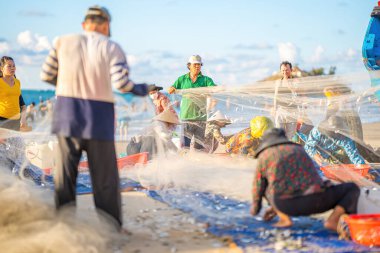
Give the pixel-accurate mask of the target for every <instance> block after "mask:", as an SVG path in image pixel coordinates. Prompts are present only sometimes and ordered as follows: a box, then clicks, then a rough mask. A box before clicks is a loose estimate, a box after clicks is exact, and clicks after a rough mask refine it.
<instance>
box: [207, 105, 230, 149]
mask: <svg viewBox="0 0 380 253" xmlns="http://www.w3.org/2000/svg"><path fill="white" fill-rule="evenodd" d="M231 123H232V122H231V120H230V119H229V118H227V117H226V116H225V115H223V113H221V112H220V111H217V112H215V113H214V114H213V115H212V116H211V117H210V118H208V119H207V125H206V132H205V151H206V152H208V153H213V152H214V151H215V150H216V149H217V148H218V145H219V144H222V145H225V144H226V142H227V141H228V140H229V138H230V137H231V136H224V135H223V134H222V132H221V128H223V127H225V126H226V125H229V124H231Z"/></svg>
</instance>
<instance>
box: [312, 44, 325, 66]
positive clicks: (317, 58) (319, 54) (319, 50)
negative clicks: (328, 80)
mask: <svg viewBox="0 0 380 253" xmlns="http://www.w3.org/2000/svg"><path fill="white" fill-rule="evenodd" d="M324 53H325V49H324V48H323V47H322V46H321V45H319V46H317V47H316V48H315V51H314V54H313V55H312V56H311V62H314V63H320V62H322V61H323V60H324Z"/></svg>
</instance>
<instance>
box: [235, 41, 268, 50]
mask: <svg viewBox="0 0 380 253" xmlns="http://www.w3.org/2000/svg"><path fill="white" fill-rule="evenodd" d="M234 48H235V49H247V50H266V49H273V48H274V47H273V45H271V44H269V43H266V42H263V43H254V44H248V45H246V44H237V45H236V46H234Z"/></svg>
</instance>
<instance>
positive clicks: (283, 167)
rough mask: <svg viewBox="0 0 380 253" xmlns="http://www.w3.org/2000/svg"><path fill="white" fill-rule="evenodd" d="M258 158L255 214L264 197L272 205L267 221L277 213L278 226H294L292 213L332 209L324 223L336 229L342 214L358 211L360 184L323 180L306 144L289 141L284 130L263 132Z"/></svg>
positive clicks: (255, 180)
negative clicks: (306, 148) (308, 153)
mask: <svg viewBox="0 0 380 253" xmlns="http://www.w3.org/2000/svg"><path fill="white" fill-rule="evenodd" d="M255 158H257V159H258V161H257V165H256V171H255V174H254V180H253V190H252V199H253V202H252V207H251V214H252V215H257V214H258V213H259V212H260V209H261V206H262V199H263V197H265V198H266V199H267V200H268V203H269V205H270V207H269V208H268V209H267V210H266V211H265V214H264V220H265V221H269V220H272V219H273V218H274V217H275V216H277V215H278V218H279V220H278V222H277V223H275V224H274V226H276V227H289V226H292V220H291V218H290V216H306V215H310V214H316V213H322V212H325V211H328V210H330V209H333V212H332V213H331V215H330V216H329V217H328V218H327V220H326V221H325V223H324V226H325V227H326V228H327V229H331V230H334V231H336V229H337V224H338V221H339V218H340V216H341V215H343V214H355V213H356V211H357V203H358V198H359V194H360V189H359V187H358V186H356V185H355V184H354V183H343V184H338V185H332V184H331V183H330V181H325V182H324V181H323V180H322V178H321V177H320V176H319V175H318V172H317V168H316V167H315V166H314V163H313V161H312V160H311V158H310V157H309V156H308V155H307V153H306V152H305V150H304V149H303V147H302V146H301V145H299V144H297V143H294V142H291V141H289V140H288V139H287V137H286V135H285V131H284V130H283V129H279V128H273V129H270V130H268V131H267V132H266V133H265V134H264V135H263V137H262V140H261V143H260V145H259V147H258V148H257V151H256V154H255Z"/></svg>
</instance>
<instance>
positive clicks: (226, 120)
mask: <svg viewBox="0 0 380 253" xmlns="http://www.w3.org/2000/svg"><path fill="white" fill-rule="evenodd" d="M210 121H219V122H223V123H225V124H231V123H232V121H231V120H230V119H229V118H227V116H226V115H224V114H223V113H221V112H220V111H219V110H218V111H216V112H215V113H214V114H213V115H211V117H210V118H208V119H207V122H210Z"/></svg>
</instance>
